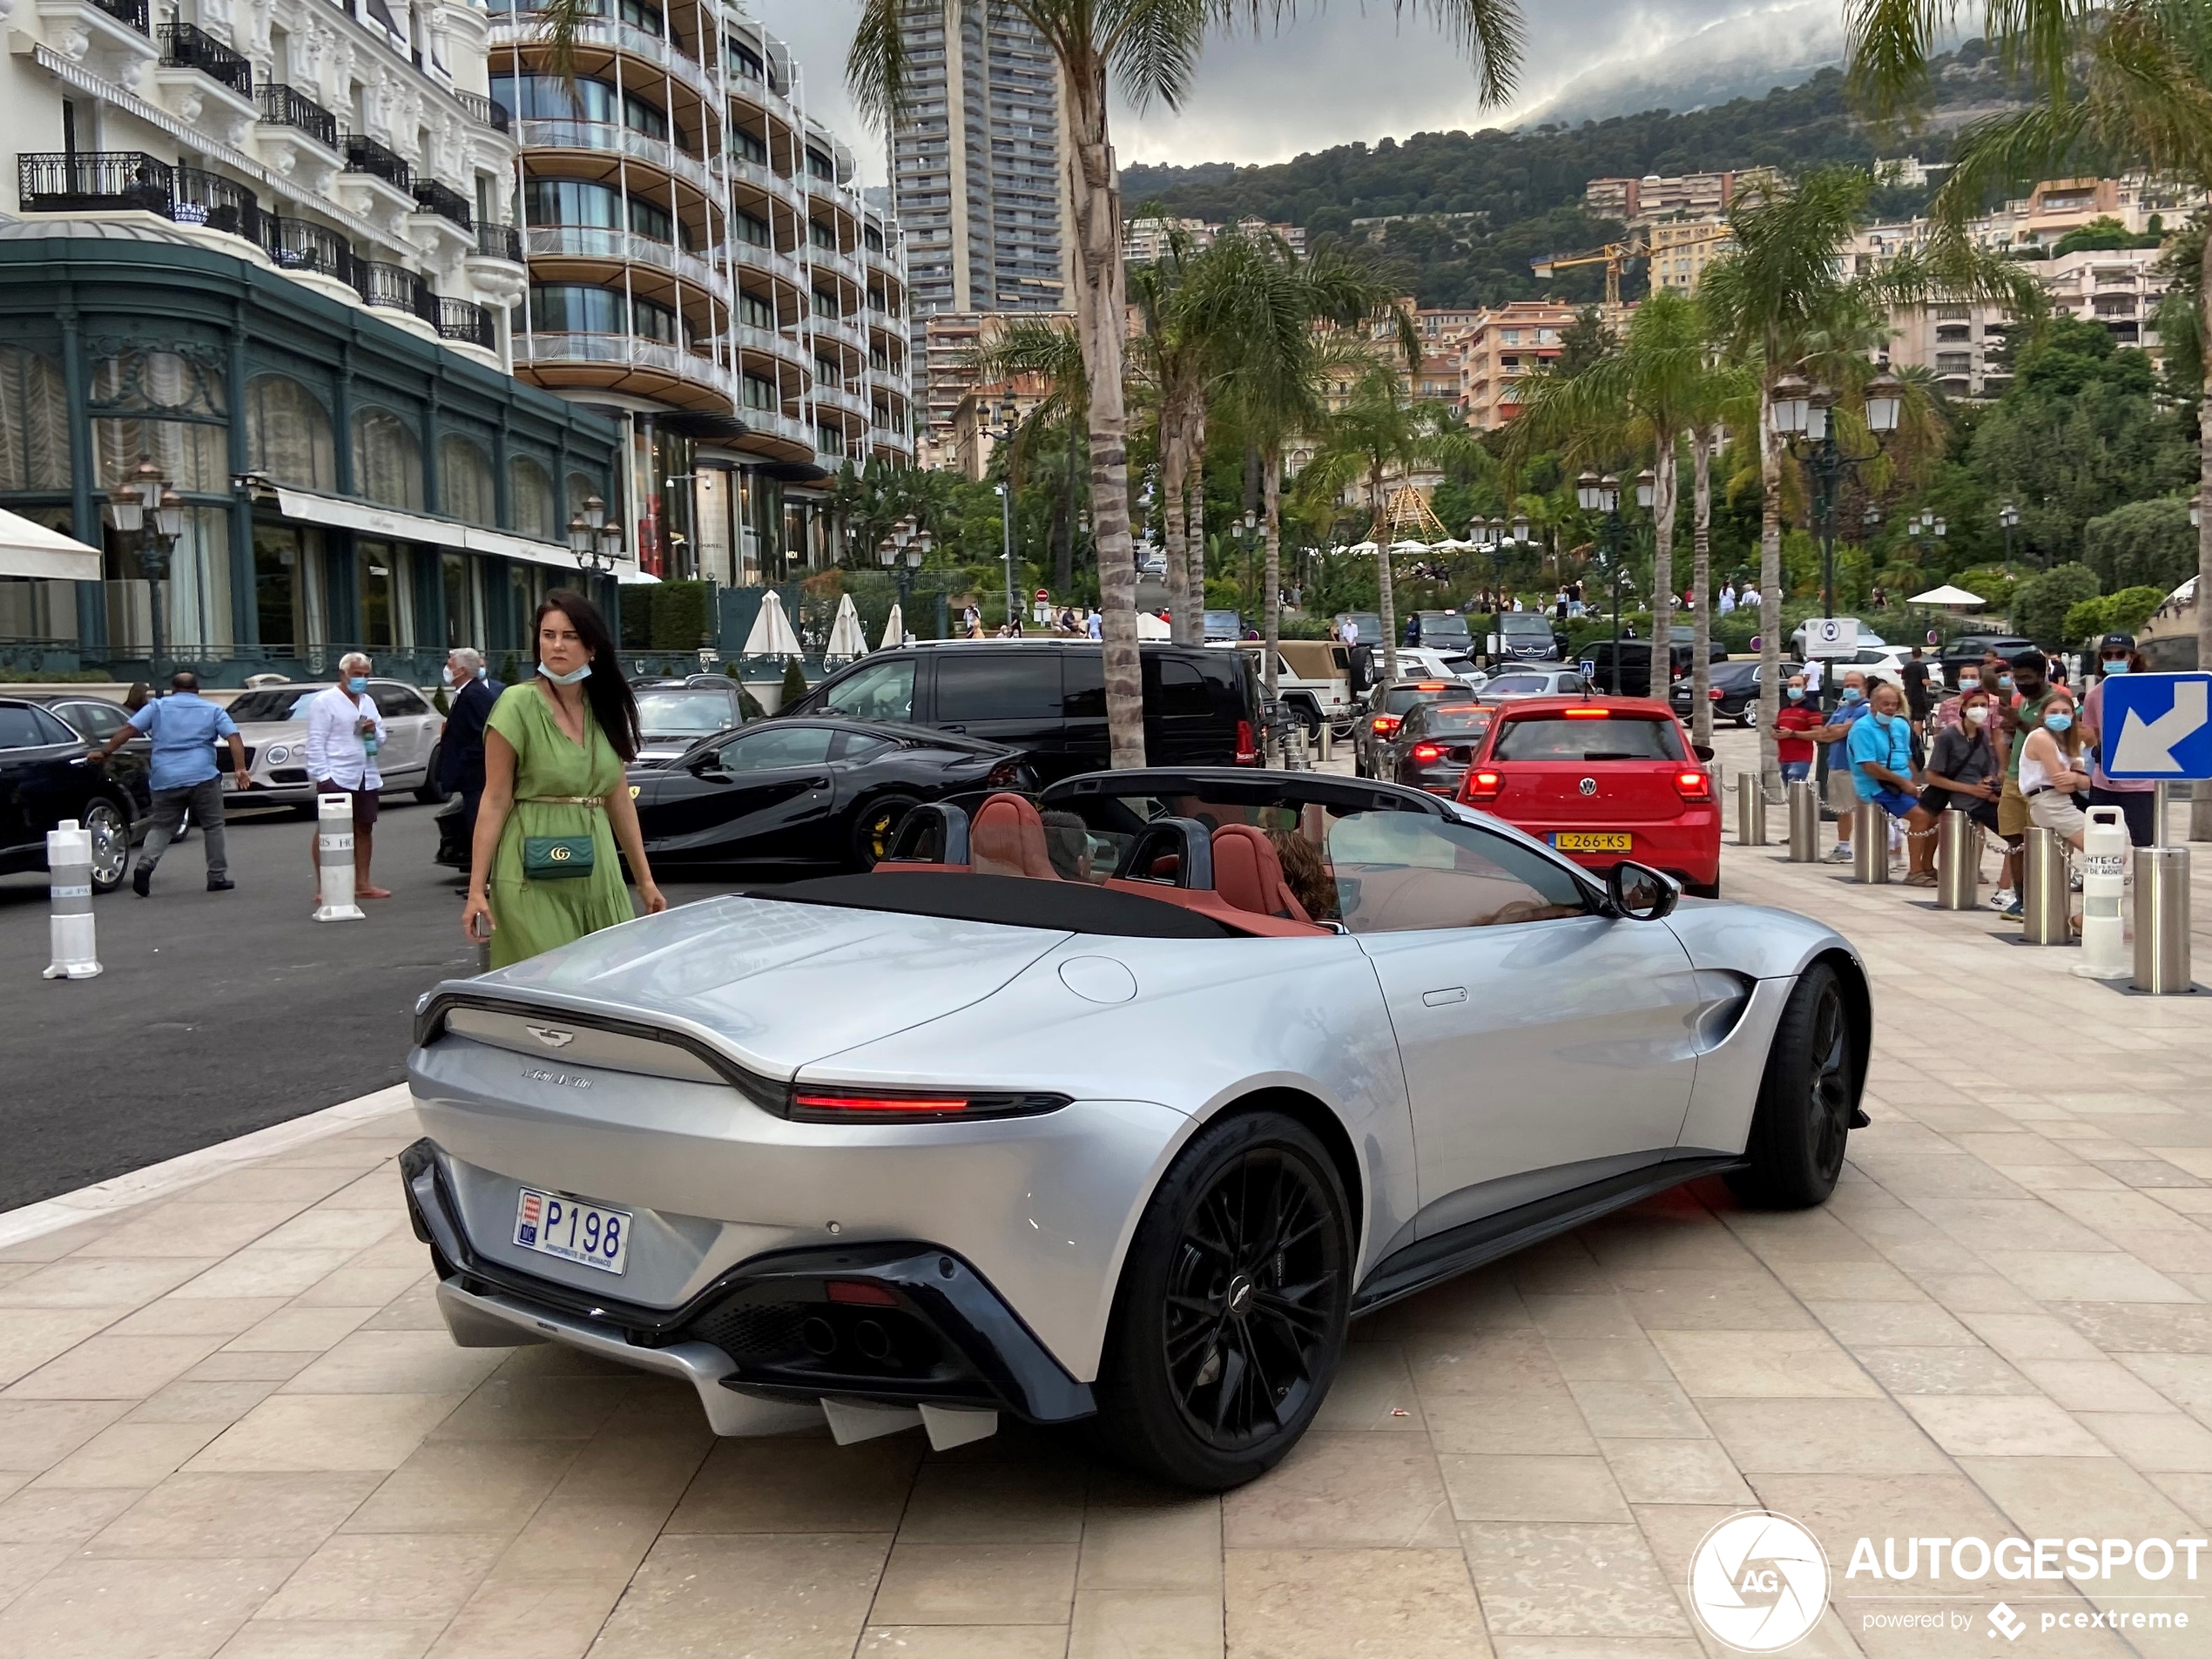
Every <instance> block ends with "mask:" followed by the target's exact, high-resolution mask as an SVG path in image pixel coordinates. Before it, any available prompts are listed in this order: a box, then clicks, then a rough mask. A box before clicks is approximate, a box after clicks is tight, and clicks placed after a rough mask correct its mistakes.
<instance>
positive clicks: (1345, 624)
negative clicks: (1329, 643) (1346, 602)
mask: <svg viewBox="0 0 2212 1659" xmlns="http://www.w3.org/2000/svg"><path fill="white" fill-rule="evenodd" d="M1337 637H1338V638H1339V639H1341V640H1342V641H1344V643H1345V644H1347V645H1356V644H1359V624H1358V623H1357V622H1356V621H1354V620H1353V619H1352V617H1345V619H1344V620H1343V621H1342V622H1340V623H1339V624H1337Z"/></svg>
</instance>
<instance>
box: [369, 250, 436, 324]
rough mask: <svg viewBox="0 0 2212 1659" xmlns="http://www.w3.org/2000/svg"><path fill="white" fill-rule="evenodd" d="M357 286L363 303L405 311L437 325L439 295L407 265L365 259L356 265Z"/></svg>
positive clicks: (385, 309)
mask: <svg viewBox="0 0 2212 1659" xmlns="http://www.w3.org/2000/svg"><path fill="white" fill-rule="evenodd" d="M354 289H355V290H356V291H357V292H358V293H360V295H361V302H362V303H363V304H364V305H370V306H374V307H377V308H378V309H379V310H381V311H404V312H406V313H407V314H408V315H409V316H412V317H418V318H420V319H421V320H423V321H424V322H427V323H429V324H431V325H432V326H433V327H435V326H436V324H437V321H438V297H437V295H435V293H431V292H430V285H429V284H428V283H427V282H425V281H424V280H422V279H421V277H419V276H417V275H416V274H415V273H414V272H412V271H410V270H408V269H407V268H406V267H405V266H398V265H387V264H385V263H384V262H383V261H382V260H361V261H360V262H359V263H358V264H356V265H355V266H354Z"/></svg>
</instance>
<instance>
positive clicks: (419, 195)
mask: <svg viewBox="0 0 2212 1659" xmlns="http://www.w3.org/2000/svg"><path fill="white" fill-rule="evenodd" d="M415 206H417V207H419V208H421V210H422V211H423V212H426V213H435V214H436V215H437V216H438V217H439V218H440V219H444V220H446V221H447V222H448V223H449V224H454V225H458V226H461V228H462V230H464V231H473V230H475V228H476V216H475V213H474V212H471V211H470V210H469V199H468V198H467V197H465V196H463V195H462V193H461V192H459V191H457V190H455V189H454V188H453V186H452V185H442V184H440V183H439V182H438V181H437V180H436V179H416V180H415Z"/></svg>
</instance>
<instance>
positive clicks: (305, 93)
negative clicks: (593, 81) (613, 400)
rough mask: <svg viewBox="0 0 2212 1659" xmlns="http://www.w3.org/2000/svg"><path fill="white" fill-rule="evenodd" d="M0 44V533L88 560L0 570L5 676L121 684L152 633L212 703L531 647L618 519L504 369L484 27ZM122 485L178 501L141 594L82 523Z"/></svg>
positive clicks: (510, 279)
mask: <svg viewBox="0 0 2212 1659" xmlns="http://www.w3.org/2000/svg"><path fill="white" fill-rule="evenodd" d="M10 27H11V33H10V51H9V53H8V56H7V58H6V63H5V67H4V69H0V89H4V96H0V135H4V138H5V139H6V141H7V145H8V148H9V150H10V152H11V153H12V154H13V156H14V158H15V162H16V185H17V192H16V197H15V199H14V202H13V204H12V206H13V207H14V209H15V216H13V217H4V216H0V219H3V221H4V222H0V504H4V505H5V506H6V507H7V508H8V509H10V510H12V511H15V512H17V513H20V514H23V515H24V516H26V517H29V518H31V519H33V520H35V521H37V523H42V524H44V525H47V526H50V527H51V528H54V529H60V530H62V531H64V532H65V533H67V534H69V535H71V536H75V537H76V538H77V539H78V540H79V541H82V542H84V543H87V544H88V545H90V546H91V547H93V548H95V549H98V550H99V551H98V559H97V560H96V561H95V560H89V559H88V560H87V561H86V562H85V563H86V565H87V567H88V568H86V569H85V570H84V576H83V577H82V579H76V580H67V581H54V580H31V579H28V578H25V577H9V576H4V575H0V664H4V665H8V666H13V667H18V668H24V669H28V670H30V671H34V672H46V673H51V672H60V671H71V670H76V669H82V668H90V669H92V670H94V671H102V672H105V673H108V674H110V675H111V676H113V677H117V678H125V679H131V678H144V677H145V675H146V674H147V672H148V671H149V669H150V667H151V664H150V661H149V658H150V656H151V653H152V639H153V633H154V623H155V619H156V611H155V606H156V605H157V604H158V605H159V607H160V610H159V621H160V624H161V627H160V633H161V636H162V637H163V638H164V640H165V653H166V657H167V658H168V660H169V661H170V662H176V661H184V662H188V663H191V664H194V665H195V666H197V667H198V668H199V669H200V671H202V673H203V674H204V675H205V676H206V678H207V679H208V680H209V682H210V683H211V684H218V685H220V684H230V685H237V684H239V683H241V682H242V680H243V679H244V678H245V677H246V675H247V674H249V673H253V672H257V671H269V670H274V671H280V672H287V673H289V672H307V673H314V674H320V673H323V672H326V671H328V670H329V668H330V667H331V666H332V665H333V664H334V659H335V658H336V656H337V655H338V654H339V653H341V652H342V651H345V650H347V649H353V648H360V649H365V650H368V651H371V652H372V653H374V655H375V656H376V657H377V658H379V660H380V662H381V664H383V665H384V666H385V667H386V668H387V670H388V671H400V672H403V673H404V672H408V671H413V672H414V673H415V675H416V677H417V678H425V679H427V678H428V677H429V675H430V673H431V672H433V671H434V668H435V663H436V662H437V660H438V659H439V658H442V656H443V654H444V652H445V651H446V650H447V648H448V646H451V645H455V644H475V645H479V646H486V645H488V646H490V647H491V648H493V649H502V648H513V647H515V646H516V645H519V644H522V643H523V631H524V630H525V629H526V627H527V624H528V617H529V604H530V603H531V601H532V599H533V598H534V597H535V596H536V594H537V593H539V592H541V591H543V588H544V586H545V585H546V584H547V583H549V582H560V583H572V582H575V581H577V579H578V572H577V563H576V560H575V558H574V557H573V556H572V555H571V554H570V551H569V549H568V546H567V543H566V536H565V533H564V524H565V521H566V519H567V518H568V516H569V514H570V511H571V509H573V508H574V506H575V505H576V504H577V503H580V502H583V500H585V499H586V498H588V497H591V496H598V497H601V498H603V499H610V500H617V501H618V500H619V499H620V492H621V482H620V481H621V468H620V466H619V465H618V462H619V448H618V444H619V433H618V431H617V428H616V427H615V426H614V425H613V424H612V423H611V422H610V421H607V420H606V419H605V418H604V417H603V416H602V415H597V414H596V413H594V412H592V411H590V410H588V409H584V408H579V407H577V405H575V404H572V403H570V402H567V401H563V400H562V399H560V398H557V397H554V396H551V395H547V394H546V393H544V392H543V391H541V390H538V389H536V388H532V387H529V386H526V385H522V384H519V383H517V381H516V380H515V379H514V378H513V377H512V375H511V374H509V373H508V369H509V365H510V364H511V362H512V361H513V358H514V351H515V339H514V330H513V328H512V327H511V326H510V317H509V307H512V306H513V305H514V303H515V302H516V300H520V299H521V298H522V297H523V291H524V286H525V282H526V271H525V266H524V263H523V257H522V253H521V250H520V246H519V244H518V242H517V239H516V231H515V229H514V227H513V225H512V223H511V219H510V212H511V205H512V196H513V191H512V179H513V175H514V163H515V156H516V132H515V131H514V125H515V124H514V122H513V120H512V119H511V118H510V115H509V109H508V107H506V106H504V105H502V104H500V103H498V102H496V101H495V100H494V99H493V98H491V97H490V96H489V90H490V89H489V84H488V81H487V69H488V62H487V44H488V30H489V19H488V17H487V16H486V14H485V13H484V12H483V11H482V10H479V9H477V8H475V7H474V6H472V5H469V4H463V3H458V0H418V3H415V4H412V5H407V6H400V7H396V8H395V7H390V6H387V5H385V4H383V3H381V0H370V3H368V4H367V5H366V6H362V5H360V4H354V3H348V4H344V5H338V4H332V3H325V0H223V3H220V4H216V3H203V4H201V5H199V7H197V8H196V9H195V8H193V7H192V6H190V5H188V4H187V5H183V6H180V7H179V8H178V9H176V10H171V11H167V12H165V13H161V14H157V13H156V12H155V11H154V10H152V8H151V7H150V6H149V4H148V3H147V0H39V3H38V4H37V6H36V7H35V8H33V7H19V8H17V10H16V11H15V13H14V15H13V17H12V18H11V19H10ZM142 458H143V459H145V460H146V461H150V462H152V465H153V466H154V467H156V468H157V469H159V471H160V473H161V475H162V476H163V478H164V479H165V481H166V482H167V484H168V486H169V487H170V488H172V489H174V490H175V491H176V492H177V495H178V496H179V497H180V498H181V502H182V515H181V517H182V529H181V534H180V535H179V536H178V537H177V538H176V540H175V543H174V545H173V547H172V548H171V549H170V550H168V556H167V559H166V561H165V562H164V561H162V560H161V559H159V558H157V557H154V556H152V555H153V554H154V553H155V552H156V551H157V548H156V546H155V544H153V543H148V542H147V541H145V540H143V539H142V538H141V537H140V536H138V535H136V534H133V535H130V536H125V535H122V534H120V533H118V532H117V531H115V530H114V529H112V528H111V523H110V522H109V521H110V516H109V515H108V514H107V513H106V512H105V511H104V508H105V503H106V502H107V501H108V500H110V499H111V496H112V495H113V493H114V492H115V490H116V489H118V486H119V485H120V483H121V482H122V477H123V475H124V473H125V471H126V469H131V468H134V467H136V466H137V465H138V463H139V462H140V461H141V459H142ZM164 563H165V569H164ZM150 578H152V579H150ZM609 597H611V594H610V596H609Z"/></svg>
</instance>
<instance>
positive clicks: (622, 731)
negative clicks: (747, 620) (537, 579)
mask: <svg viewBox="0 0 2212 1659" xmlns="http://www.w3.org/2000/svg"><path fill="white" fill-rule="evenodd" d="M533 637H534V638H535V640H536V658H537V660H536V673H535V674H533V675H532V676H531V678H530V681H529V684H528V685H514V686H509V688H508V689H507V691H506V692H505V693H504V694H503V695H502V697H501V698H500V699H499V701H498V703H497V704H496V705H494V707H493V709H492V711H491V718H490V719H489V721H488V722H487V723H486V731H485V736H484V799H483V806H482V809H481V811H480V812H479V813H478V816H477V819H476V842H475V853H474V856H473V858H472V859H471V860H470V861H469V900H468V903H467V904H466V905H465V906H463V907H462V913H461V927H462V932H463V933H464V934H467V935H468V936H469V939H470V940H471V941H476V942H479V943H481V942H482V941H483V940H484V939H485V938H486V936H487V935H489V939H490V941H491V965H492V966H493V967H494V968H505V967H507V966H509V964H510V963H514V962H519V961H525V960H527V959H528V958H529V957H532V956H535V955H536V954H539V953H540V952H541V951H548V950H552V949H554V948H556V947H559V946H562V945H565V944H568V943H570V942H571V941H575V940H578V939H581V938H583V936H584V935H585V934H590V933H596V932H597V931H598V930H599V929H600V928H602V927H613V926H615V925H616V924H617V922H624V921H630V920H631V915H632V914H633V913H632V911H631V904H630V894H629V893H628V892H627V891H626V890H624V887H623V881H622V868H621V866H620V865H619V864H618V863H617V861H616V846H617V843H619V844H620V846H621V850H622V853H623V856H624V857H625V858H627V859H628V860H629V861H630V868H631V873H632V874H633V875H635V876H636V878H637V896H638V897H639V899H640V900H643V901H644V907H645V913H646V914H648V915H651V914H656V913H658V912H659V911H663V910H665V909H667V908H668V900H666V899H664V898H663V897H662V896H661V891H660V889H659V888H658V887H656V886H654V885H653V873H652V870H651V867H650V866H648V865H647V863H646V862H645V841H644V836H643V835H642V834H641V833H639V831H638V828H637V804H636V803H635V802H634V801H632V800H631V798H630V788H629V786H628V784H627V782H626V781H625V779H624V775H623V767H624V765H626V764H627V763H628V762H630V761H631V760H634V759H637V699H636V698H634V697H633V696H632V695H631V690H630V686H629V685H628V684H627V683H626V682H625V681H624V678H623V677H622V665H621V664H620V663H619V662H617V660H616V657H615V644H614V640H613V638H612V637H610V635H609V633H608V632H607V624H606V623H605V621H604V619H603V618H602V617H600V615H599V612H598V610H597V607H596V606H594V605H593V604H592V603H591V602H590V600H589V599H587V598H585V597H583V595H582V594H580V593H577V592H576V591H575V590H572V589H568V588H556V589H555V590H553V591H552V592H550V593H549V594H547V595H546V596H545V598H544V600H543V602H542V603H541V604H539V605H538V608H537V620H536V627H535V628H534V629H533Z"/></svg>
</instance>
